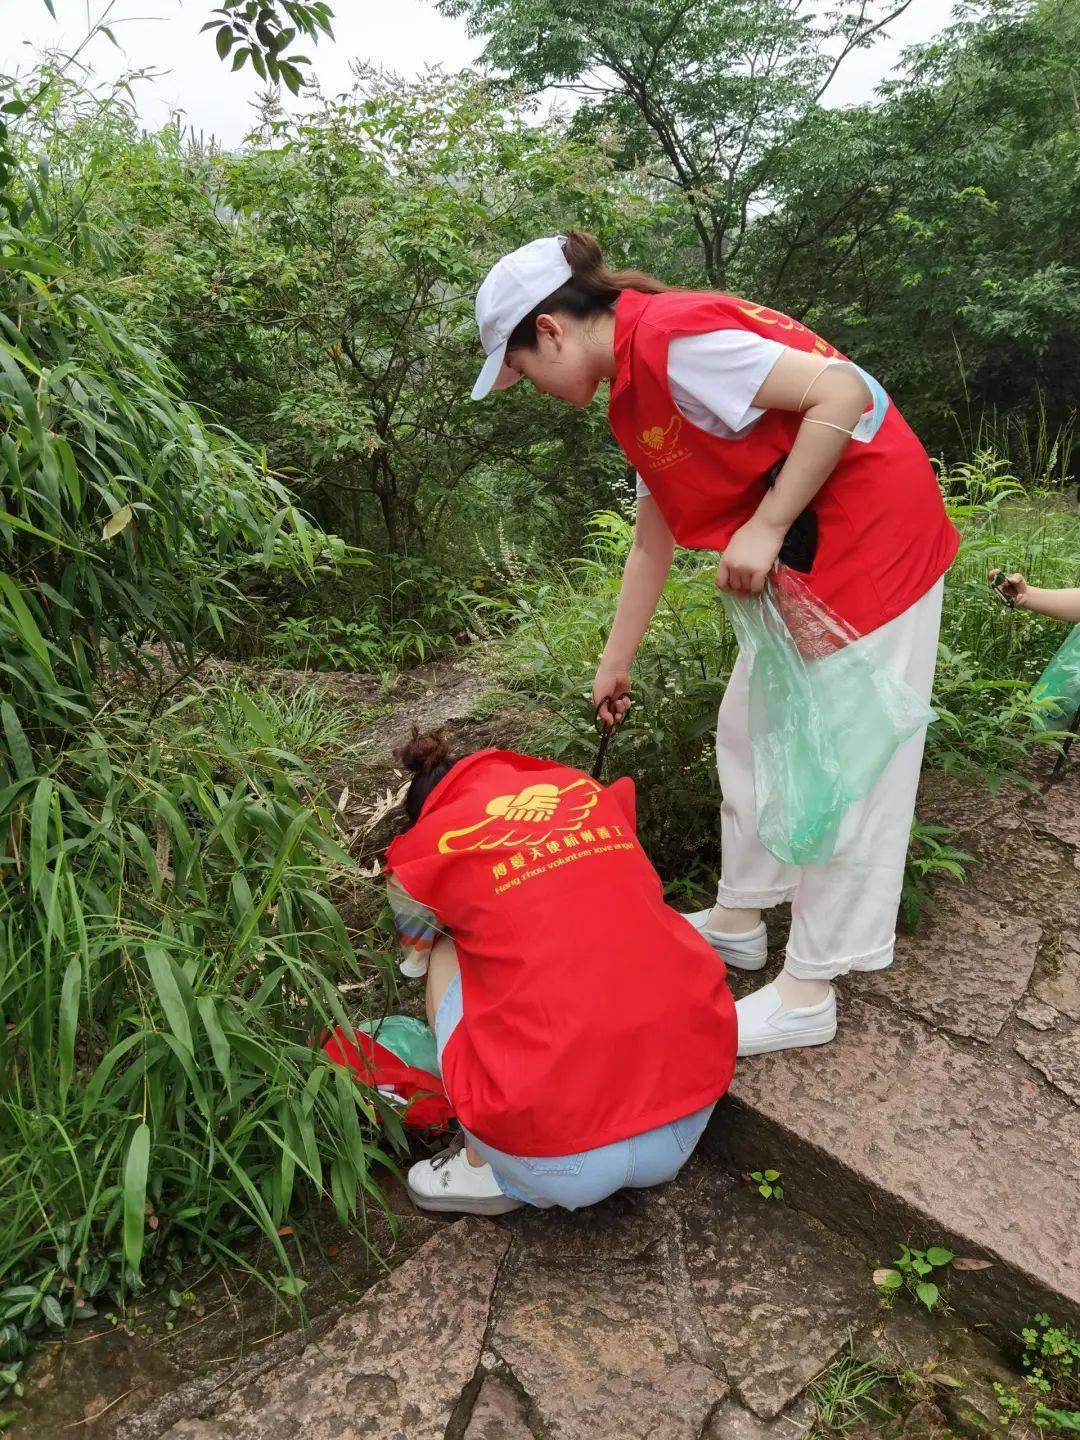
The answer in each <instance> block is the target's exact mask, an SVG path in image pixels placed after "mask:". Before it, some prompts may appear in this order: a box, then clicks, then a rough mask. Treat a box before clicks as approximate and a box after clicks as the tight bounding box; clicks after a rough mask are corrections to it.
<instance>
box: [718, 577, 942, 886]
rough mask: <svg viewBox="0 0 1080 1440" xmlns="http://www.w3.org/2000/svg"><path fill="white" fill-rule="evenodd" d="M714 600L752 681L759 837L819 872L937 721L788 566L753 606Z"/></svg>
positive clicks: (749, 599) (738, 599)
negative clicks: (859, 807)
mask: <svg viewBox="0 0 1080 1440" xmlns="http://www.w3.org/2000/svg"><path fill="white" fill-rule="evenodd" d="M723 601H724V607H725V609H726V610H727V614H728V618H729V619H730V621H731V624H732V628H733V629H734V631H735V634H736V637H737V638H738V641H739V649H740V651H741V653H742V656H743V658H744V660H745V663H746V665H747V667H748V670H749V685H750V702H749V705H750V715H749V720H750V748H751V754H752V758H753V770H754V787H755V791H756V795H757V833H758V838H759V839H760V841H761V843H762V844H763V845H764V846H765V848H766V850H768V851H769V852H770V854H772V855H775V856H776V858H777V859H778V860H781V861H783V862H784V863H785V864H789V865H820V864H822V863H823V862H824V861H826V860H828V859H829V858H830V857H831V856H832V853H833V850H834V848H835V846H836V841H837V836H838V833H839V830H840V826H841V824H842V822H843V819H844V816H845V815H846V814H847V812H848V811H849V810H850V809H851V807H852V806H853V805H854V804H856V803H857V802H858V801H860V800H862V799H864V798H865V796H866V795H868V794H869V792H870V791H871V790H872V789H873V787H874V785H875V784H876V783H877V781H878V779H879V778H880V776H881V774H882V772H883V771H884V769H885V767H886V765H888V763H889V761H890V760H891V759H892V757H893V755H894V754H895V753H896V751H897V749H898V748H899V747H900V746H901V745H902V744H903V743H904V741H905V740H909V739H910V738H911V737H912V736H913V735H914V734H916V733H917V732H918V731H919V730H921V729H922V727H923V726H924V725H928V724H929V723H930V722H931V721H932V720H933V719H934V718H935V716H934V712H933V710H931V709H930V708H929V706H928V705H926V704H925V703H924V702H923V701H922V700H921V699H920V697H919V696H918V695H917V694H916V693H915V691H914V690H913V689H912V688H911V687H910V685H908V684H906V683H905V682H904V681H903V680H900V679H898V678H897V677H896V676H894V675H892V674H890V673H889V671H888V670H886V669H884V668H883V667H882V666H881V665H880V664H879V663H877V662H876V660H875V659H874V658H873V657H872V654H871V653H870V652H868V650H867V648H866V646H865V645H861V644H859V643H858V641H859V636H858V635H857V634H856V632H855V631H854V630H852V629H851V627H850V626H849V625H847V624H846V623H845V622H844V621H843V620H841V619H840V618H839V617H838V616H837V615H835V614H834V613H833V612H832V611H830V610H829V609H828V608H827V607H826V606H824V605H822V603H821V601H820V600H818V599H817V597H816V596H815V595H814V594H813V593H812V592H811V591H810V590H809V589H808V588H807V586H806V585H805V584H804V583H803V581H802V580H801V579H800V578H799V577H798V575H797V574H796V573H795V572H794V571H793V570H790V569H788V568H787V567H786V566H782V565H781V566H778V567H777V568H776V570H774V572H773V574H772V575H770V577H769V580H768V581H767V583H766V586H765V589H764V591H763V593H762V594H761V595H753V596H738V595H725V596H724V597H723Z"/></svg>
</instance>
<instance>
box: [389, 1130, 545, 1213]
mask: <svg viewBox="0 0 1080 1440" xmlns="http://www.w3.org/2000/svg"><path fill="white" fill-rule="evenodd" d="M409 1199H410V1200H411V1201H412V1202H413V1204H414V1205H416V1206H417V1207H418V1208H419V1209H421V1210H450V1211H454V1212H457V1213H460V1214H463V1215H506V1214H507V1213H508V1212H509V1211H511V1210H520V1209H521V1206H522V1201H520V1200H512V1199H511V1198H510V1196H509V1195H504V1194H503V1192H502V1191H501V1190H500V1189H499V1183H498V1181H497V1180H496V1179H495V1175H494V1172H493V1171H492V1168H491V1166H490V1165H470V1164H469V1160H468V1157H467V1156H466V1154H465V1142H464V1140H463V1139H462V1138H461V1137H460V1136H459V1137H458V1138H457V1139H456V1140H454V1141H453V1142H452V1144H451V1145H450V1146H449V1148H448V1149H446V1150H441V1151H440V1152H439V1154H438V1155H433V1156H432V1157H431V1159H430V1160H420V1161H418V1162H417V1163H416V1164H415V1165H413V1166H412V1168H411V1169H410V1170H409Z"/></svg>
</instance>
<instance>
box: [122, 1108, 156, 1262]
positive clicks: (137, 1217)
mask: <svg viewBox="0 0 1080 1440" xmlns="http://www.w3.org/2000/svg"><path fill="white" fill-rule="evenodd" d="M149 1165H150V1127H149V1126H148V1125H147V1124H146V1122H145V1121H143V1122H142V1124H140V1125H139V1126H137V1127H136V1130H135V1133H134V1135H132V1137H131V1144H130V1145H129V1146H128V1152H127V1159H126V1160H125V1161H124V1259H125V1260H126V1261H127V1263H128V1264H129V1265H130V1266H131V1268H132V1270H134V1271H135V1272H136V1273H138V1270H139V1265H140V1263H141V1261H142V1251H143V1227H144V1224H145V1220H146V1214H145V1207H146V1174H147V1170H148V1169H149Z"/></svg>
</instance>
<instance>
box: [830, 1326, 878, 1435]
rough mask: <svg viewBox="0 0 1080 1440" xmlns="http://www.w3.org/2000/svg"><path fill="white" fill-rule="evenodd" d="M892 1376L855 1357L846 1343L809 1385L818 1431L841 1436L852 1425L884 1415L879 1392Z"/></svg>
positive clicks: (871, 1363)
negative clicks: (838, 1354) (842, 1352)
mask: <svg viewBox="0 0 1080 1440" xmlns="http://www.w3.org/2000/svg"><path fill="white" fill-rule="evenodd" d="M893 1378H894V1377H893V1376H891V1375H889V1374H888V1373H886V1372H885V1371H884V1370H882V1369H881V1368H880V1367H879V1366H878V1365H876V1364H874V1363H873V1362H872V1361H868V1360H862V1361H860V1360H858V1359H856V1357H855V1355H854V1353H853V1352H852V1349H851V1346H850V1344H849V1346H848V1349H847V1351H846V1353H845V1354H843V1355H841V1356H840V1358H839V1359H838V1360H836V1361H834V1363H833V1364H832V1365H830V1366H829V1368H828V1370H826V1371H825V1372H824V1373H823V1374H822V1375H820V1376H819V1377H818V1379H817V1380H815V1381H814V1383H813V1384H812V1385H811V1387H810V1397H811V1399H812V1400H813V1402H814V1405H815V1407H816V1409H817V1427H819V1428H820V1431H821V1433H822V1434H825V1435H843V1434H844V1433H845V1431H847V1430H851V1429H853V1428H854V1427H855V1426H856V1425H864V1424H866V1423H867V1422H869V1421H870V1420H872V1419H874V1418H875V1417H877V1418H879V1419H881V1418H883V1417H886V1416H888V1415H889V1414H890V1413H891V1412H890V1410H889V1407H888V1406H887V1405H886V1404H884V1403H883V1396H882V1393H881V1392H882V1387H883V1386H886V1385H887V1384H888V1383H889V1381H890V1380H892V1379H893Z"/></svg>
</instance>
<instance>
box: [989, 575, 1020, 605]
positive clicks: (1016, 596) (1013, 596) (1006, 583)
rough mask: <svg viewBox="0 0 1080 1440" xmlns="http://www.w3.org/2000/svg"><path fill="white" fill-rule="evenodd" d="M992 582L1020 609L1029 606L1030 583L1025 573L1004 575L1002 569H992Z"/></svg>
mask: <svg viewBox="0 0 1080 1440" xmlns="http://www.w3.org/2000/svg"><path fill="white" fill-rule="evenodd" d="M990 582H991V584H992V585H995V586H996V587H997V588H998V589H1000V591H1001V593H1002V594H1003V595H1006V596H1007V597H1008V598H1009V599H1010V600H1011V601H1012V603H1013V604H1014V605H1015V606H1016V607H1017V609H1018V610H1024V609H1026V608H1027V603H1028V600H1027V592H1028V583H1027V581H1026V580H1025V579H1024V577H1023V575H1020V574H1016V575H1005V576H1002V574H1001V571H1000V570H991V571H990Z"/></svg>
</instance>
